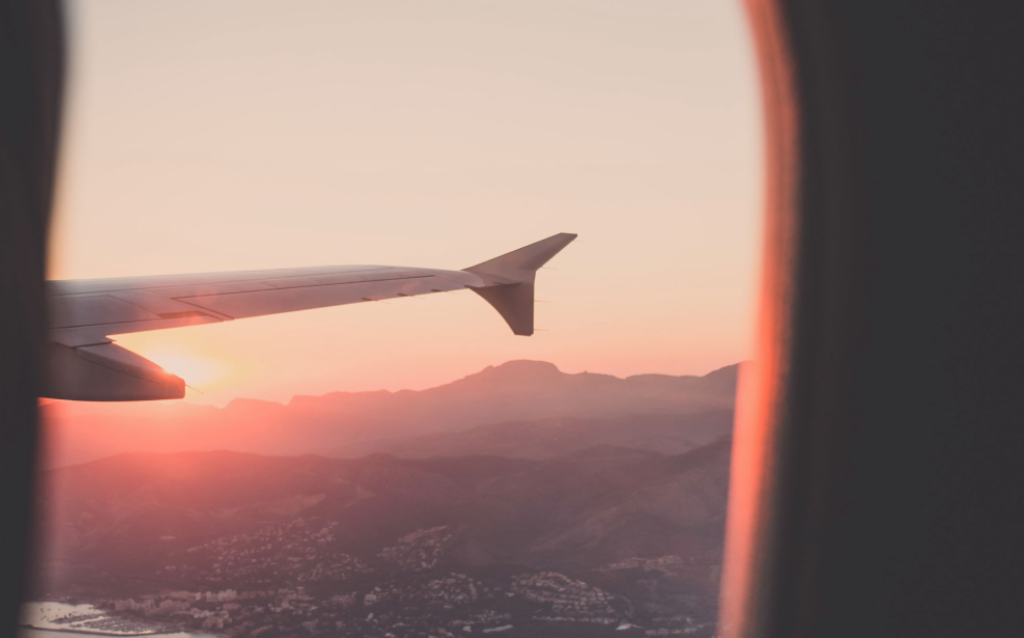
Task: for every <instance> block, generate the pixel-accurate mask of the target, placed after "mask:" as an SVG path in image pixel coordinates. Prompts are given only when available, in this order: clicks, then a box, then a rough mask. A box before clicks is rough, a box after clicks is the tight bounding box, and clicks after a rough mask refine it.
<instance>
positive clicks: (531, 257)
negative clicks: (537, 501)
mask: <svg viewBox="0 0 1024 638" xmlns="http://www.w3.org/2000/svg"><path fill="white" fill-rule="evenodd" d="M575 238H576V235H572V234H568V233H560V234H558V235H554V236H552V237H549V238H547V239H544V240H542V241H539V242H537V243H535V244H531V245H529V246H526V247H524V248H520V249H519V250H516V251H513V252H511V253H507V254H506V255H502V256H501V257H498V258H496V259H492V260H490V261H486V262H484V263H482V264H478V265H476V266H473V267H471V268H467V269H466V270H434V269H429V268H402V267H394V266H323V267H313V268H291V269H283V270H265V271H248V272H229V273H215V274H201V275H172V276H157V277H126V278H117V279H92V280H78V281H51V282H48V284H47V285H48V290H47V293H48V296H49V303H50V347H49V359H50V364H49V375H48V384H47V386H48V387H47V395H46V396H49V397H52V398H64V399H77V400H95V401H118V400H146V399H165V398H180V397H182V396H184V381H183V380H182V379H179V378H178V377H175V376H174V375H171V374H169V373H167V372H166V371H164V370H163V369H162V368H160V367H159V366H157V365H156V364H154V363H152V362H151V361H148V360H146V359H144V358H142V357H140V356H139V355H136V354H135V353H132V352H130V351H128V350H126V349H124V348H121V347H120V346H117V345H115V344H114V343H113V342H112V340H111V339H110V338H109V336H110V335H116V334H125V333H130V332H144V331H148V330H162V329H165V328H175V327H180V326H188V325H195V324H202V323H215V322H221V321H231V320H234V319H243V318H245V317H256V316H260V315H269V314H276V313H280V312H292V311H296V310H308V309H311V308H324V307H327V306H339V305H344V304H351V303H360V302H364V301H379V300H382V299H390V298H395V297H411V296H417V295H425V294H431V293H435V292H447V291H452V290H461V289H464V288H469V289H471V290H474V291H475V292H477V293H478V294H480V295H481V296H482V297H483V298H484V299H486V300H487V301H488V302H489V303H490V304H491V305H492V306H494V307H495V308H496V309H497V310H498V312H499V313H500V314H501V315H502V317H503V318H505V320H506V322H507V323H508V324H509V326H510V327H511V328H512V331H513V332H514V333H515V334H517V335H531V334H533V306H534V302H533V285H534V278H535V276H536V272H537V269H539V268H540V267H541V266H542V265H544V263H546V262H547V261H548V260H549V259H551V258H552V257H554V256H555V254H557V253H558V252H559V251H560V250H561V249H562V248H564V247H565V246H567V245H568V244H569V243H570V242H572V240H574V239H575ZM101 368H102V369H101Z"/></svg>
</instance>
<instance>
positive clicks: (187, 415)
mask: <svg viewBox="0 0 1024 638" xmlns="http://www.w3.org/2000/svg"><path fill="white" fill-rule="evenodd" d="M738 368H739V365H738V364H737V365H732V366H727V367H725V368H721V369H719V370H716V371H714V372H711V373H709V374H707V375H704V376H670V375H657V374H644V375H637V376H631V377H626V378H618V377H614V376H611V375H605V374H594V373H589V372H583V373H579V374H567V373H564V372H561V371H560V370H559V369H558V368H557V367H556V366H555V365H554V364H551V363H547V362H541V361H510V362H507V363H505V364H502V365H499V366H489V367H487V368H485V369H484V370H482V371H480V372H478V373H475V374H471V375H469V376H467V377H464V378H462V379H459V380H457V381H453V382H451V383H448V384H445V385H441V386H438V387H435V388H430V389H427V390H420V391H415V390H400V391H398V392H388V391H375V392H335V393H330V394H326V395H323V396H319V397H310V396H296V397H294V398H293V399H292V400H291V401H290V402H289V403H288V404H287V405H284V404H280V403H271V402H266V401H258V400H252V399H239V400H235V401H233V402H231V403H230V404H228V405H227V406H226V407H224V408H214V407H209V406H197V405H193V404H188V403H177V404H162V405H157V406H154V405H148V404H135V405H130V406H128V405H120V406H117V409H116V410H113V409H109V408H106V407H105V406H94V405H83V404H72V403H55V404H49V405H45V406H43V409H42V411H43V416H44V436H45V441H46V449H47V453H46V465H47V466H49V467H53V466H60V465H68V464H73V463H80V462H84V461H88V460H92V459H97V458H102V457H106V456H110V455H113V454H119V453H124V452H146V451H153V452H156V451H160V452H175V451H186V450H218V449H223V450H234V451H240V452H252V453H257V454H274V455H278V454H286V455H298V454H314V453H315V454H322V455H326V456H332V457H354V456H359V455H362V454H365V453H367V452H373V451H385V452H399V451H401V450H402V449H404V450H405V451H404V452H402V453H403V454H406V455H414V456H422V455H421V454H413V452H412V451H411V450H413V448H411V447H410V446H413V445H415V444H416V437H429V436H430V435H435V434H440V433H453V432H459V431H467V430H469V429H471V428H476V427H479V426H490V425H496V424H500V423H507V424H509V427H507V428H505V432H504V433H495V432H494V431H491V434H492V439H495V440H497V439H501V438H502V437H503V436H504V437H506V438H507V436H508V434H509V432H510V431H511V429H514V427H515V425H514V424H519V425H520V426H521V425H522V424H523V423H527V422H540V421H547V422H548V423H549V425H550V423H551V422H552V420H560V419H561V420H565V419H569V420H576V423H575V426H574V427H575V428H576V429H579V428H580V427H583V426H582V425H581V423H580V420H591V421H594V420H600V421H601V422H602V423H603V424H604V425H605V426H607V422H608V421H609V420H610V421H617V422H618V423H619V426H618V427H619V430H620V432H619V433H618V434H615V433H606V435H605V439H604V440H600V439H599V440H596V441H586V440H583V439H580V442H579V444H578V445H577V446H576V447H573V446H569V447H568V448H567V447H564V446H563V447H559V446H558V445H551V446H549V449H548V451H544V450H539V451H538V450H536V449H535V450H534V451H533V452H531V453H529V454H527V458H546V457H550V456H552V455H556V454H559V453H564V452H566V451H571V450H572V449H578V448H579V447H580V446H585V445H592V444H594V443H595V442H598V443H599V442H606V443H612V444H621V443H623V436H625V434H624V433H625V432H627V431H628V430H629V428H631V427H632V428H638V429H637V430H636V431H635V432H634V433H635V434H641V435H642V434H643V432H644V431H645V428H646V431H652V432H653V431H663V432H667V430H666V427H668V426H666V425H665V421H664V420H665V419H670V418H671V417H670V415H677V416H678V418H679V419H681V420H682V421H686V420H689V419H691V418H695V417H693V415H699V414H716V413H717V414H718V415H719V416H718V417H715V418H717V419H718V423H719V425H720V424H721V423H725V424H726V426H725V428H724V429H723V428H720V427H719V428H718V429H719V430H721V431H716V434H715V435H714V436H718V435H720V434H723V435H724V434H728V423H730V422H731V417H730V416H729V415H728V413H729V411H731V409H732V407H733V403H734V399H735V392H736V382H737V375H738ZM659 418H661V419H662V420H661V421H659V420H658V419H659ZM698 420H699V419H698ZM597 425H599V426H600V425H601V424H600V423H598V424H597ZM715 427H718V426H715ZM572 429H573V428H572V427H570V428H568V430H572ZM606 429H608V428H607V427H606ZM611 429H615V428H614V427H612V428H611ZM535 433H536V434H540V435H541V439H543V438H544V432H540V431H537V432H535ZM478 434H479V433H478ZM468 435H469V433H467V436H468ZM672 436H674V437H676V438H677V439H678V436H676V435H675V434H673V435H672ZM714 436H713V437H712V439H711V440H713V439H714ZM702 437H703V435H702ZM702 437H698V438H699V440H697V441H694V442H695V443H706V442H708V440H709V439H707V438H706V437H703V438H702ZM513 438H514V437H513ZM428 440H429V439H427V438H425V439H420V440H419V443H422V444H426V443H427V442H428ZM467 440H468V439H467V438H466V437H462V438H460V437H448V438H447V439H445V437H440V438H437V437H435V438H434V439H433V440H431V441H430V444H431V445H434V446H435V448H436V449H437V453H438V454H441V455H446V454H447V455H459V454H464V453H501V452H499V451H497V450H496V449H493V448H487V447H486V446H480V445H477V446H476V447H475V448H474V446H473V445H472V444H469V443H467ZM445 441H446V443H445V445H447V446H448V447H447V448H445V445H442V444H441V443H442V442H445ZM525 444H526V443H525V439H524V445H525ZM392 446H397V447H392ZM512 447H515V446H514V445H513V446H512ZM690 447H693V446H692V445H690V446H685V445H682V446H680V445H676V446H675V447H672V448H671V450H670V451H673V452H681V451H684V450H685V449H690ZM468 450H475V451H474V452H469V451H468Z"/></svg>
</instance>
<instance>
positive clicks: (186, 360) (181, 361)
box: [146, 348, 226, 390]
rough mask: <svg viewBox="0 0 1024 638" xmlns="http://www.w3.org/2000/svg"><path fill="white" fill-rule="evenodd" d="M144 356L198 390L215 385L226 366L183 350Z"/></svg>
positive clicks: (221, 376)
mask: <svg viewBox="0 0 1024 638" xmlns="http://www.w3.org/2000/svg"><path fill="white" fill-rule="evenodd" d="M146 356H147V358H148V359H150V360H151V361H153V363H156V364H157V365H159V366H160V367H162V368H163V369H164V370H167V371H168V372H170V373H171V374H174V375H177V376H179V377H181V378H182V379H184V380H185V383H186V384H188V385H190V386H192V387H193V388H195V389H198V390H203V389H204V388H206V387H208V386H211V385H214V384H216V383H217V382H218V381H220V380H221V379H223V378H224V376H225V373H226V366H225V365H224V364H223V363H222V362H220V361H216V360H213V359H208V358H206V357H203V356H201V355H197V354H195V353H193V352H189V351H188V350H185V349H184V348H181V349H167V350H162V351H156V352H147V353H146Z"/></svg>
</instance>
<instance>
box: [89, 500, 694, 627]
mask: <svg viewBox="0 0 1024 638" xmlns="http://www.w3.org/2000/svg"><path fill="white" fill-rule="evenodd" d="M337 532H338V530H337V523H334V522H310V521H306V520H303V519H295V520H293V521H291V522H289V523H285V524H280V525H270V526H267V527H264V528H262V529H260V530H259V531H256V532H253V533H249V534H238V535H234V536H227V537H222V538H219V539H217V540H215V541H212V542H209V543H206V544H203V545H200V546H197V547H193V548H191V549H188V550H187V551H185V552H183V553H181V554H179V555H178V556H177V558H175V559H174V561H173V562H174V564H173V565H168V566H167V567H165V572H166V573H167V575H173V576H174V578H173V579H171V580H172V581H173V582H175V583H178V585H177V586H178V587H187V588H188V589H181V590H179V591H165V592H163V593H161V594H159V595H147V596H142V597H138V596H136V597H131V598H124V599H118V600H109V601H106V603H105V604H103V606H104V607H105V608H106V609H109V610H111V611H112V612H115V613H117V614H118V615H119V616H121V617H123V618H126V619H130V618H134V619H137V620H146V621H150V622H157V623H159V624H161V625H162V626H163V627H164V628H165V629H167V630H176V631H193V632H205V633H215V634H218V635H221V636H232V637H234V636H237V637H239V638H248V637H257V636H258V637H260V638H306V637H310V638H311V637H312V636H320V635H322V636H328V635H330V636H366V637H367V638H430V637H433V638H455V637H456V636H458V637H459V638H466V636H469V635H482V634H488V635H490V634H495V635H498V634H502V635H504V634H506V632H507V635H509V636H510V637H511V636H520V635H530V634H529V632H531V631H534V630H536V628H537V627H544V626H548V627H550V626H551V625H552V623H555V624H558V625H561V624H562V623H586V624H587V625H588V626H589V627H590V629H588V631H590V632H592V633H593V635H594V636H604V635H608V636H617V637H619V636H621V637H622V638H626V637H629V636H634V637H638V636H671V635H691V636H693V638H704V635H705V633H707V635H708V636H710V635H711V633H708V632H713V626H710V625H708V626H709V627H711V628H710V629H708V630H707V631H705V626H704V625H698V624H696V623H695V622H694V621H693V620H692V619H691V618H688V617H682V616H680V617H678V618H676V617H667V618H659V619H657V622H654V619H653V618H651V619H649V622H647V623H644V624H645V625H646V626H645V627H641V626H638V625H634V624H632V622H633V621H632V620H631V618H632V616H633V613H632V612H633V605H632V604H631V603H630V602H629V601H628V600H626V599H625V598H622V597H619V596H616V595H615V594H612V593H610V592H609V591H606V590H604V589H602V588H600V587H596V586H593V585H590V584H588V583H586V582H584V581H582V580H578V579H574V578H571V577H569V576H567V575H566V574H563V573H559V572H554V571H541V572H528V573H519V574H516V575H510V572H508V571H503V570H490V571H481V572H480V573H479V574H478V573H476V572H474V573H473V575H469V574H466V573H461V572H456V571H447V570H443V569H442V566H443V565H444V564H445V562H446V560H447V556H448V551H449V549H450V548H451V545H452V543H453V538H454V532H453V530H451V529H449V528H448V527H446V526H440V527H431V528H425V529H420V530H416V531H414V532H412V533H410V534H406V535H405V536H402V537H401V538H399V539H398V540H397V541H396V542H395V543H394V544H393V545H391V546H388V547H385V548H384V549H382V550H380V551H379V552H376V553H368V557H367V558H366V559H365V562H364V561H363V560H360V559H359V558H357V557H355V556H352V555H349V554H346V553H343V552H340V551H337V547H338V546H339V545H340V546H341V547H345V548H347V547H346V546H344V545H341V543H340V542H338V540H337V539H336V533H337ZM681 564H682V559H681V558H679V557H678V556H664V557H661V558H648V559H641V558H634V559H628V560H627V561H621V562H620V563H616V564H614V565H611V566H609V567H608V568H606V570H610V571H615V570H632V569H642V570H645V571H650V570H658V571H662V572H672V571H676V570H678V569H680V568H681ZM605 573H606V574H607V571H606V572H605ZM197 587H198V588H200V590H199V591H193V590H194V589H196V588H197ZM655 615H657V614H655ZM626 630H628V631H626ZM545 635H547V634H545Z"/></svg>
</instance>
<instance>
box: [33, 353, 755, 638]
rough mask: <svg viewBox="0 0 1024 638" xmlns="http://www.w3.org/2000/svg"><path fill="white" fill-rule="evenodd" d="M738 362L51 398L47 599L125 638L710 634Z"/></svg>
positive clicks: (45, 497)
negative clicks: (281, 396) (659, 371)
mask: <svg viewBox="0 0 1024 638" xmlns="http://www.w3.org/2000/svg"><path fill="white" fill-rule="evenodd" d="M738 373H739V366H737V365H733V366H728V367H725V368H722V369H720V370H716V371H713V372H711V373H709V374H706V375H704V376H699V377H698V376H683V377H672V376H667V375H640V376H634V377H629V378H625V379H622V378H617V377H613V376H610V375H602V374H593V373H581V374H566V373H563V372H561V371H560V370H558V368H557V367H556V366H554V365H552V364H550V363H546V362H539V361H511V362H507V363H505V364H502V365H499V366H493V367H488V368H486V369H484V370H482V371H480V372H478V373H475V374H472V375H469V376H467V377H465V378H462V379H459V380H456V381H453V382H451V383H448V384H444V385H441V386H438V387H436V388H430V389H427V390H423V391H402V392H394V393H393V392H386V391H380V392H361V393H346V392H339V393H332V394H328V395H324V396H318V397H296V398H295V399H293V400H292V401H291V402H289V403H288V404H287V405H284V404H278V403H271V402H265V401H255V400H237V401H235V402H232V403H231V404H229V405H228V406H226V407H225V408H214V407H210V406H197V405H190V404H188V403H171V404H167V405H166V406H165V407H166V410H165V411H164V412H163V413H162V415H161V418H159V419H154V418H153V416H152V415H153V414H154V413H153V412H152V411H148V412H147V411H143V410H142V409H141V408H139V409H138V410H137V412H136V415H135V416H134V417H133V416H132V415H131V413H130V412H122V413H121V417H122V418H121V419H120V420H111V419H107V418H106V416H104V415H102V413H101V415H100V416H99V417H97V416H96V415H95V414H94V415H92V416H91V417H90V416H89V407H88V406H82V405H80V404H67V403H61V404H50V405H47V406H45V411H46V412H47V420H46V427H45V430H44V434H45V440H46V441H47V448H46V449H47V452H46V454H47V462H46V465H47V466H49V467H51V468H52V469H49V470H47V471H45V472H44V474H43V475H42V484H43V489H42V494H41V496H42V499H41V503H42V507H41V512H40V516H41V529H42V530H43V534H44V543H43V544H42V548H41V550H40V556H39V560H38V565H39V568H38V573H37V579H36V582H35V586H34V587H35V594H36V598H38V599H40V600H54V599H56V600H61V601H68V602H74V603H88V604H90V605H95V606H96V607H95V608H93V607H90V608H89V609H99V610H100V611H98V612H96V613H95V614H94V615H93V616H92V617H90V616H89V615H88V614H86V615H85V616H75V615H73V614H72V615H71V616H70V617H71V618H85V619H84V620H79V622H80V623H83V625H84V628H85V629H88V628H90V627H91V628H92V629H93V630H103V631H110V630H116V631H122V632H123V631H154V630H159V631H182V630H185V631H213V632H217V633H223V634H226V635H229V636H256V635H265V636H267V637H268V638H276V637H278V636H296V635H309V634H326V635H332V634H333V635H340V636H381V637H386V636H388V635H391V636H396V637H406V636H407V637H410V638H411V637H414V636H417V637H419V636H430V635H433V636H454V635H465V634H466V633H473V632H477V631H481V632H482V631H485V630H498V629H500V630H501V631H502V632H507V635H510V636H523V637H527V636H552V637H554V636H577V635H579V636H602V635H608V636H612V635H617V636H641V635H662V634H659V633H658V632H661V631H664V632H669V633H673V632H674V633H686V634H689V635H695V636H711V635H713V634H714V622H715V614H716V611H717V588H718V578H719V568H720V561H721V554H722V541H723V539H722V534H723V525H724V521H725V508H726V496H727V492H728V474H729V455H730V446H731V431H732V417H733V408H732V406H733V402H734V397H735V392H736V383H737V376H738ZM204 450H206V451H204ZM456 632H458V633H457V634H456ZM648 632H654V633H653V634H649V633H648Z"/></svg>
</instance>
